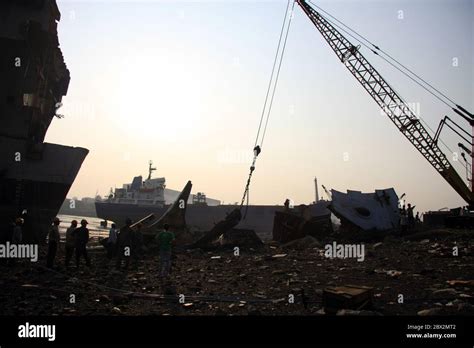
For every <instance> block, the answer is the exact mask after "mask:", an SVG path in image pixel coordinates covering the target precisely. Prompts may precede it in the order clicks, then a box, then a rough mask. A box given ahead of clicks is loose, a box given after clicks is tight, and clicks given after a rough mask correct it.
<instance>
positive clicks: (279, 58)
mask: <svg viewBox="0 0 474 348" xmlns="http://www.w3.org/2000/svg"><path fill="white" fill-rule="evenodd" d="M290 2H291V0H288V2H287V5H286V11H285V16H284V18H283V24H282V26H281V30H280V38H279V40H278V46H277V50H276V52H275V58H274V61H273V67H272V72H271V75H270V80H269V82H268V88H267V93H266V96H265V101H264V103H263V109H262V114H261V116H260V122H259V125H258V130H257V136H256V137H255V144H254V148H253V154H254V156H253V160H252V165H251V166H250V173H249V176H248V178H247V183H246V185H245V189H244V194H243V196H242V201H241V202H240V210H242V207H243V205H244V202H245V201H247V203H246V209H245V214H244V217H243V218H244V219H245V217H246V215H247V211H248V206H249V200H250V194H249V189H250V181H251V179H252V174H253V172H254V170H255V163H256V161H257V157H258V155H259V154H260V152H261V151H262V146H263V141H264V139H265V134H266V132H267V126H268V120H269V118H270V112H271V110H272V106H273V100H274V97H275V91H276V87H277V84H278V78H279V76H280V70H281V66H282V62H283V56H284V53H285V49H286V43H287V40H288V34H289V31H290V26H291V20H292V19H293V10H294V7H295V1H293V5H292V7H291V10H290ZM287 22H288V23H287ZM285 26H286V32H285ZM282 41H283V45H282ZM280 47H281V50H280ZM277 63H278V68H277V69H276V75H275V68H276V67H277ZM274 76H275V78H274ZM272 85H273V90H272ZM270 91H271V97H270ZM269 97H270V102H269V101H268V98H269ZM267 105H268V107H267ZM265 114H266V119H265V125H264V128H263V133H262V136H261V138H260V132H261V130H262V124H263V120H264V118H265ZM259 138H260V145H258V144H259Z"/></svg>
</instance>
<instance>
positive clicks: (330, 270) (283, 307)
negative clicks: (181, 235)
mask: <svg viewBox="0 0 474 348" xmlns="http://www.w3.org/2000/svg"><path fill="white" fill-rule="evenodd" d="M239 233H240V232H239ZM426 236H427V237H426V238H423V239H428V242H423V243H421V241H422V240H423V239H419V240H417V241H414V240H406V239H403V238H398V237H397V238H393V239H387V240H386V241H384V242H382V243H381V244H380V242H378V243H372V244H367V245H366V251H367V252H368V251H369V250H370V251H371V252H372V253H371V254H370V255H369V254H367V255H366V258H365V260H364V261H363V262H358V261H357V260H355V259H329V258H326V257H325V256H324V252H322V251H323V250H324V244H322V245H321V246H318V245H316V244H315V246H314V247H312V248H290V247H288V246H285V247H284V244H280V243H277V242H275V241H271V242H265V243H263V245H262V246H261V248H241V250H240V254H239V255H238V256H236V254H235V253H234V250H233V249H225V248H224V249H215V250H210V251H206V250H203V249H201V248H195V249H191V250H182V251H178V252H177V253H175V255H174V259H173V267H172V272H171V276H170V279H169V281H164V282H163V281H161V280H160V278H159V276H158V274H159V260H158V255H157V251H156V250H149V252H148V253H147V254H146V255H144V256H143V257H142V258H141V259H138V260H132V262H131V264H130V267H129V269H128V270H123V269H120V270H118V269H116V267H115V260H108V259H107V258H106V255H105V251H104V250H103V249H102V248H95V244H97V240H95V239H94V240H93V241H92V244H91V248H90V256H91V258H92V262H93V266H92V268H91V269H88V268H87V267H86V266H85V265H84V264H82V265H81V266H80V267H79V269H78V270H76V268H75V267H72V268H71V269H69V270H66V269H65V268H64V266H63V263H64V245H62V244H61V246H60V250H59V253H58V262H59V263H58V265H59V267H58V268H56V269H55V270H54V271H50V270H47V269H46V268H45V267H44V264H45V252H46V246H42V248H41V249H40V255H39V256H40V259H39V261H38V262H37V263H31V262H29V261H27V260H18V262H17V263H16V264H15V265H5V264H4V263H3V264H1V266H0V268H1V269H0V271H1V272H2V275H3V276H2V278H0V286H1V287H2V289H3V291H2V292H0V311H1V313H2V314H3V315H20V316H21V315H32V314H35V315H62V316H64V315H67V316H77V315H116V316H123V315H339V316H341V315H342V316H350V315H358V316H365V315H473V314H474V306H473V304H474V293H473V282H474V280H473V277H472V275H473V274H474V269H473V268H474V246H473V243H472V242H471V240H472V237H471V238H468V237H466V234H464V232H462V231H460V232H459V234H456V233H455V232H451V233H449V234H448V235H446V236H444V237H442V238H441V237H433V236H429V234H426ZM305 238H308V237H305ZM308 240H310V239H308ZM295 244H297V243H296V242H295ZM453 246H456V247H457V248H458V249H459V255H458V256H453V254H452V253H448V250H452V248H453ZM252 249H253V250H252ZM433 250H434V251H435V252H433V253H432V252H430V251H433ZM390 271H394V272H399V273H394V272H390ZM395 274H396V275H395ZM348 286H355V287H359V288H362V289H364V288H371V289H372V290H371V291H370V296H369V298H370V302H371V305H370V306H367V307H365V306H361V305H362V304H364V303H365V302H364V301H361V302H360V305H359V306H358V307H357V306H355V305H354V306H353V305H352V304H351V303H350V301H351V300H348V301H349V302H348V304H347V305H338V306H335V307H336V308H335V310H331V309H329V310H328V308H325V303H324V301H326V303H327V301H328V300H327V295H325V293H326V294H327V292H328V291H331V289H341V288H344V287H348ZM362 293H364V292H362ZM12 294H14V295H12ZM71 294H74V295H75V297H76V301H75V303H71V302H70V295H71ZM180 294H181V295H184V298H183V301H182V303H181V302H180V301H179V299H180V297H179V296H180ZM400 294H403V303H399V295H400ZM289 295H292V296H293V297H292V298H293V299H294V302H293V303H290V301H289V298H290V297H289ZM325 296H326V297H325ZM355 296H356V297H357V294H355ZM364 296H365V294H364ZM325 298H326V300H325ZM366 299H368V298H366ZM329 301H331V299H329ZM356 302H357V301H356ZM341 306H342V307H353V308H338V307H341Z"/></svg>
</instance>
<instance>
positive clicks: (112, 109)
mask: <svg viewBox="0 0 474 348" xmlns="http://www.w3.org/2000/svg"><path fill="white" fill-rule="evenodd" d="M315 3H316V4H317V5H318V6H320V7H322V8H323V9H324V10H326V11H328V12H330V13H331V14H332V15H334V16H335V17H336V18H338V19H339V20H341V21H343V22H344V23H345V24H346V25H348V26H350V27H351V28H353V29H354V30H356V31H357V32H359V33H360V34H362V35H364V36H365V37H366V38H368V39H369V40H370V41H372V42H374V43H376V44H377V45H378V46H379V47H381V48H382V49H384V50H385V51H386V52H388V53H390V55H392V56H393V57H396V58H397V60H399V61H400V62H402V63H403V64H404V65H406V66H408V67H409V68H410V69H412V70H413V71H415V72H416V73H417V74H418V75H420V76H422V77H423V78H424V79H425V80H427V81H428V82H430V83H431V84H432V85H434V86H436V87H437V88H438V89H440V90H441V91H442V92H443V93H445V94H447V95H448V96H450V97H451V98H452V99H454V101H455V102H457V103H458V104H460V105H462V106H464V107H465V108H467V109H468V110H470V111H471V112H472V110H474V105H473V100H474V98H473V97H474V89H473V81H474V61H473V59H474V58H473V57H474V42H473V35H474V24H473V23H474V20H473V19H474V1H473V0H411V1H402V0H384V1H382V0H331V1H329V0H324V1H323V0H321V1H316V2H315ZM58 5H59V8H60V11H61V13H62V18H61V21H60V23H59V26H58V30H59V42H60V46H61V49H62V51H63V54H64V57H65V61H66V64H67V66H68V68H69V70H70V72H71V82H70V85H69V90H68V94H67V96H66V97H64V98H63V103H64V106H63V107H62V108H61V109H60V113H61V114H64V116H65V117H64V118H63V119H60V120H59V119H55V120H54V121H53V123H52V125H51V127H50V128H49V131H48V133H47V137H46V141H48V142H54V143H59V144H65V145H71V146H80V147H85V148H87V149H89V150H90V153H89V155H88V157H87V158H86V160H85V161H84V163H83V165H82V168H81V171H80V172H79V174H78V176H77V179H76V181H75V182H74V184H73V186H72V187H71V189H70V192H69V194H68V196H69V197H73V196H76V197H84V196H89V197H91V196H92V197H93V196H94V195H95V194H96V193H98V194H100V195H105V194H107V193H108V192H109V190H110V188H114V187H121V186H122V184H123V183H128V182H131V180H132V178H133V177H134V176H136V175H143V176H146V175H147V169H148V161H149V160H153V162H154V164H155V166H156V167H157V169H158V170H157V171H156V172H155V173H154V176H155V177H157V176H160V177H166V182H167V187H168V188H172V189H181V188H182V187H184V185H185V184H186V182H187V180H191V181H192V182H193V192H197V191H200V192H205V193H206V195H207V196H208V197H211V198H216V199H220V200H222V201H223V202H224V204H227V203H234V202H237V201H240V199H241V197H242V193H243V189H244V185H245V183H246V180H247V175H248V171H249V166H250V163H251V160H252V148H253V145H254V141H255V136H256V132H257V127H258V123H259V120H260V114H261V111H262V107H263V103H264V99H265V94H266V92H267V85H268V80H269V77H270V73H271V69H272V64H273V58H274V55H275V50H276V47H277V43H278V39H279V34H280V28H281V25H282V21H283V17H284V14H285V9H286V5H287V1H286V0H273V1H257V0H254V1H250V0H248V1H244V0H241V1H179V0H178V1H153V0H147V1H118V0H116V1H114V0H101V1H99V0H62V1H61V0H58ZM349 40H350V41H352V42H353V43H355V42H354V40H353V39H351V38H349ZM361 53H362V54H364V55H365V57H366V58H367V59H368V60H369V61H370V62H371V63H372V64H373V65H374V66H375V68H376V69H377V70H378V71H379V72H380V73H381V75H382V76H383V77H384V78H385V79H386V80H387V81H388V82H389V84H390V85H391V86H392V87H393V88H394V89H395V90H396V91H397V92H398V93H399V94H400V95H401V96H402V97H403V99H404V100H406V101H407V102H408V103H410V105H411V106H412V107H413V108H414V109H415V111H417V113H419V116H420V117H421V118H422V119H423V120H424V121H425V122H426V123H427V124H428V125H429V127H431V128H432V129H433V130H436V128H437V126H438V123H439V121H440V120H441V118H442V117H444V115H449V116H450V117H451V118H453V119H455V120H456V121H458V122H459V123H460V124H462V125H463V126H464V127H465V126H466V124H465V123H463V121H462V120H461V119H460V118H459V117H457V116H456V115H455V114H454V113H453V112H452V111H450V109H449V108H448V107H447V106H445V105H444V104H442V103H440V102H439V101H438V100H437V99H435V98H434V97H432V96H431V95H430V94H428V93H427V92H426V91H425V90H423V89H421V88H420V87H418V86H417V85H416V84H414V83H413V82H412V81H411V80H409V79H408V78H407V77H405V76H403V75H402V74H400V72H398V71H397V70H395V69H393V68H392V67H391V66H390V65H388V64H387V63H385V62H384V61H383V60H381V59H380V58H379V57H377V56H375V55H373V54H372V53H370V52H369V51H368V50H367V49H365V48H364V47H362V48H361ZM466 129H467V130H468V131H470V130H469V129H468V127H467V128H466ZM442 139H443V140H444V142H445V143H446V144H447V146H448V147H449V150H448V149H447V148H444V147H443V150H444V151H445V154H446V155H447V157H448V158H449V159H450V160H451V162H452V163H453V165H454V166H455V168H456V169H458V171H459V172H460V174H461V176H462V177H463V178H465V172H466V170H465V168H464V167H463V166H462V164H461V163H460V162H459V161H454V162H453V161H452V159H453V158H455V157H456V155H453V152H457V153H458V155H457V156H458V157H459V150H458V147H457V143H458V142H459V139H458V138H457V137H456V136H455V135H454V134H453V133H452V132H450V131H449V129H447V128H446V129H444V130H443V133H442ZM262 150H263V151H262V153H261V154H260V156H259V158H258V161H257V166H256V170H255V172H254V175H253V179H252V184H251V188H250V203H251V204H283V202H284V200H285V199H286V198H290V199H291V200H293V201H294V202H295V203H296V204H300V203H306V204H307V203H310V202H312V201H314V196H315V193H314V191H315V190H314V178H315V177H317V178H318V182H319V184H324V185H325V186H326V187H327V188H329V189H331V188H332V189H335V190H339V191H343V192H345V191H346V190H347V189H350V190H359V191H363V192H372V191H374V190H375V189H383V188H389V187H394V188H395V190H396V192H397V193H398V194H399V195H401V194H403V193H405V194H406V199H407V200H408V201H409V202H412V203H413V204H415V205H416V206H417V210H420V211H427V210H437V209H441V208H444V207H456V206H460V205H463V204H464V203H463V201H462V199H461V198H459V197H458V195H457V194H456V192H455V191H454V190H453V189H452V188H451V187H450V186H449V185H448V184H447V183H446V182H445V181H444V179H443V178H442V177H441V176H440V175H439V174H438V173H437V172H436V171H435V170H434V169H433V168H432V167H431V165H430V164H429V163H428V162H427V161H426V160H425V159H424V158H423V157H422V155H421V154H419V153H418V152H417V150H416V149H415V148H414V147H413V146H412V145H411V144H410V143H409V141H408V140H407V139H406V138H405V137H404V136H403V135H402V134H401V133H400V132H399V131H398V129H397V128H396V127H395V126H394V125H393V124H392V123H391V121H390V120H389V118H388V117H387V116H386V115H384V114H383V113H381V111H380V109H379V107H378V106H377V104H376V103H375V102H374V101H373V100H372V98H371V97H370V96H369V95H368V94H367V92H366V91H365V90H364V89H363V87H362V86H361V85H360V84H359V83H358V82H357V81H356V80H355V79H354V77H353V76H352V75H351V74H350V73H349V71H348V70H347V69H346V68H345V67H344V66H343V64H342V63H341V62H340V61H339V59H338V58H337V57H336V55H335V54H334V53H333V51H332V50H331V49H330V47H329V46H328V44H327V43H326V42H325V40H324V39H323V37H322V36H321V34H320V33H319V31H318V30H317V29H316V28H315V27H314V25H313V24H312V22H311V21H310V20H309V19H308V18H307V17H306V15H305V14H304V13H303V11H302V10H301V9H300V8H299V6H298V5H296V6H295V11H294V17H293V20H292V24H291V28H290V32H289V37H288V42H287V46H286V51H285V56H284V59H283V63H282V68H281V73H280V78H279V82H278V86H277V90H276V94H275V100H274V103H273V107H272V112H271V115H270V120H269V125H268V129H267V133H266V138H265V142H264V145H263V148H262ZM319 191H320V193H321V192H322V190H321V188H320V190H319ZM322 194H323V196H325V194H324V192H322Z"/></svg>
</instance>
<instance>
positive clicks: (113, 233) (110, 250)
mask: <svg viewBox="0 0 474 348" xmlns="http://www.w3.org/2000/svg"><path fill="white" fill-rule="evenodd" d="M117 237H118V233H117V226H116V225H115V224H112V226H111V228H110V230H109V239H107V257H108V258H109V259H111V258H112V257H114V256H115V254H116V253H117Z"/></svg>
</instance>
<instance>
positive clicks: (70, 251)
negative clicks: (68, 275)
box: [65, 220, 77, 267]
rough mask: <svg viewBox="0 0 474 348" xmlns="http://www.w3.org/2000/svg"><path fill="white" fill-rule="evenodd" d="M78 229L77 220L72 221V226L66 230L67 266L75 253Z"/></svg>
mask: <svg viewBox="0 0 474 348" xmlns="http://www.w3.org/2000/svg"><path fill="white" fill-rule="evenodd" d="M76 229H77V220H72V221H71V226H69V227H68V229H67V230H66V260H65V263H66V267H69V263H70V262H71V259H72V255H74V247H75V245H76V238H75V231H76Z"/></svg>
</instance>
